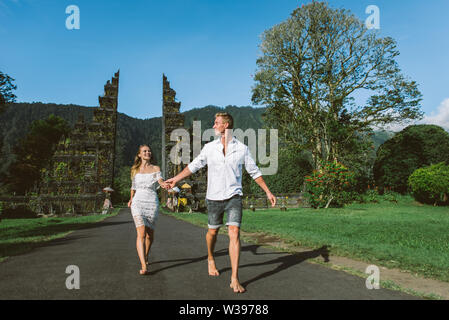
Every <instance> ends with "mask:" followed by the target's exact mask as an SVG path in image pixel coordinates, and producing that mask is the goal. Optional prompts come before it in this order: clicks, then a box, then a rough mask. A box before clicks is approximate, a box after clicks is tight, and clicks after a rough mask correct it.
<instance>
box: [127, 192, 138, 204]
mask: <svg viewBox="0 0 449 320" xmlns="http://www.w3.org/2000/svg"><path fill="white" fill-rule="evenodd" d="M135 193H136V190H134V189H131V198H129V201H128V207H131V203H132V202H133V197H134V194H135Z"/></svg>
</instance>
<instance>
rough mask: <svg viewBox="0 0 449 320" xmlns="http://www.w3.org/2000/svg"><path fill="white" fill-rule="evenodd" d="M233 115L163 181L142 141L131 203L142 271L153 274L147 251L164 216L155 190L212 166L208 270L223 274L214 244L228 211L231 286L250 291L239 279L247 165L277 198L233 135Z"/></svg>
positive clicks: (221, 117) (218, 120)
mask: <svg viewBox="0 0 449 320" xmlns="http://www.w3.org/2000/svg"><path fill="white" fill-rule="evenodd" d="M233 122H234V121H233V118H232V116H231V115H230V114H228V113H217V114H216V115H215V122H214V126H213V128H214V130H215V135H216V136H218V137H219V138H218V139H216V140H214V141H212V142H209V143H207V144H206V145H205V146H204V147H203V149H202V150H201V153H200V154H199V155H198V156H197V157H196V158H195V159H194V160H193V161H192V162H191V163H190V164H189V165H188V166H187V167H185V168H184V170H183V171H181V172H180V173H179V174H178V175H176V176H175V177H173V178H171V179H168V180H166V181H164V180H163V179H162V176H161V171H160V168H159V167H158V166H154V165H152V164H151V163H150V160H151V150H150V148H149V147H148V146H147V145H141V146H140V147H139V152H138V153H137V155H136V157H135V160H134V165H133V166H132V168H131V179H132V186H131V199H130V200H129V202H128V207H130V208H131V214H132V216H133V219H134V223H135V225H136V229H137V242H136V247H137V253H138V256H139V259H140V263H141V265H142V268H141V270H140V274H142V275H146V274H148V273H149V272H148V254H149V252H150V248H151V245H152V243H153V239H154V227H155V223H156V220H157V217H158V214H159V201H158V197H157V193H156V189H157V187H158V185H160V186H161V187H163V188H164V189H171V188H173V187H174V186H175V185H176V184H177V183H178V182H179V181H181V180H183V179H185V178H186V177H188V176H190V175H191V174H193V173H195V172H197V171H198V170H199V169H201V168H203V167H204V166H206V165H207V193H206V204H207V212H208V232H207V234H206V243H207V251H208V272H209V275H210V276H218V275H219V272H218V270H217V267H216V265H215V260H214V248H215V243H216V240H217V235H218V230H219V229H220V227H222V226H223V215H224V213H225V212H226V214H227V223H226V225H227V226H228V234H229V256H230V260H231V269H232V273H231V284H230V287H231V288H232V289H233V290H234V292H236V293H242V292H245V288H243V286H242V285H241V284H240V282H239V278H238V266H239V258H240V224H241V221H242V195H243V193H242V165H244V166H245V169H246V171H247V172H248V174H249V175H250V176H251V178H253V179H254V181H255V182H256V183H257V184H258V185H259V186H260V187H261V188H262V189H263V190H264V191H265V193H266V195H267V198H268V200H269V201H270V202H271V205H272V206H273V207H274V206H275V205H276V197H275V196H274V195H273V194H272V193H271V192H270V190H269V189H268V187H267V185H266V184H265V181H264V180H263V178H262V173H261V171H260V169H259V168H258V167H257V165H256V163H255V162H254V160H253V158H252V157H251V154H250V152H249V149H248V147H247V146H246V145H245V144H243V143H241V142H240V141H238V140H237V139H236V138H235V137H233V136H232V130H231V129H233V124H234V123H233Z"/></svg>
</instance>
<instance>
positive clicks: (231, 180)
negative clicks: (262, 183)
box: [188, 137, 262, 200]
mask: <svg viewBox="0 0 449 320" xmlns="http://www.w3.org/2000/svg"><path fill="white" fill-rule="evenodd" d="M205 165H207V193H206V198H207V199H208V200H226V199H229V198H231V197H233V196H234V195H236V194H239V195H243V191H242V166H243V165H245V169H246V171H247V172H248V174H249V175H250V176H251V178H253V179H257V178H258V177H260V176H261V175H262V172H261V171H260V169H259V168H258V167H257V165H256V163H255V162H254V160H253V158H252V157H251V153H250V152H249V148H248V147H247V146H246V145H245V144H243V143H241V142H240V141H238V140H237V139H236V138H235V137H233V138H232V139H231V140H230V141H229V142H228V145H227V149H226V155H225V154H223V144H222V143H221V139H220V138H218V139H216V140H214V141H211V142H209V143H206V144H205V145H204V147H203V149H202V150H201V153H200V154H199V155H198V156H197V157H196V158H195V159H194V160H193V161H192V162H191V163H190V164H189V165H188V167H189V170H190V171H191V172H192V173H195V172H197V171H198V170H200V169H201V168H203V167H204V166H205Z"/></svg>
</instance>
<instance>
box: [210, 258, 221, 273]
mask: <svg viewBox="0 0 449 320" xmlns="http://www.w3.org/2000/svg"><path fill="white" fill-rule="evenodd" d="M207 264H208V268H209V275H210V276H214V277H216V276H219V275H220V273H219V272H218V270H217V267H216V266H215V260H209V259H207Z"/></svg>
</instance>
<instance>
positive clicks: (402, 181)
mask: <svg viewBox="0 0 449 320" xmlns="http://www.w3.org/2000/svg"><path fill="white" fill-rule="evenodd" d="M440 162H446V163H447V164H449V133H447V132H446V131H445V130H444V129H443V128H441V127H439V126H436V125H413V126H409V127H407V128H405V129H404V130H402V131H401V132H399V133H397V134H396V135H395V136H394V137H393V138H391V139H390V140H387V141H386V142H385V143H384V144H383V145H381V146H380V147H379V149H378V150H377V157H376V161H375V162H374V168H373V173H374V180H375V182H376V185H377V186H378V187H379V188H380V190H381V191H382V190H383V189H384V188H391V189H392V190H394V191H397V192H400V193H406V192H407V190H408V188H407V179H408V177H409V176H410V175H411V174H412V173H413V172H414V171H415V170H416V169H418V168H422V167H425V166H429V165H431V164H437V163H440Z"/></svg>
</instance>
